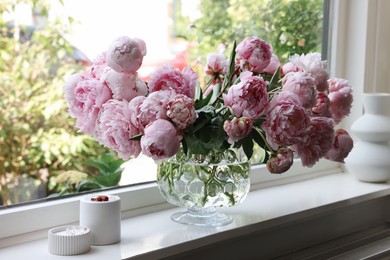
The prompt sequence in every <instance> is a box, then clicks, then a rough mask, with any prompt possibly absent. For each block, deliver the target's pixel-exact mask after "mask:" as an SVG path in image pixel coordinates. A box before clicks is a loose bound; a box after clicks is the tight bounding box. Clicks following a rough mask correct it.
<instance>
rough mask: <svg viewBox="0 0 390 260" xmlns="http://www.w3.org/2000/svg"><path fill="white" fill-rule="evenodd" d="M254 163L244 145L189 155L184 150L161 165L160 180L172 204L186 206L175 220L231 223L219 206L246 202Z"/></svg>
mask: <svg viewBox="0 0 390 260" xmlns="http://www.w3.org/2000/svg"><path fill="white" fill-rule="evenodd" d="M249 173H250V163H249V161H248V160H247V158H246V156H245V155H244V153H243V151H242V149H229V150H226V151H224V152H219V151H217V152H211V153H209V154H208V155H207V156H205V155H192V156H191V157H190V158H188V157H186V156H185V155H184V154H183V152H182V151H180V152H178V153H177V154H176V156H174V157H172V158H170V159H168V160H165V161H163V162H161V163H160V164H159V165H158V167H157V183H158V187H159V190H160V192H161V194H162V196H163V197H164V198H165V199H166V200H167V201H168V202H169V203H171V204H173V205H175V206H179V207H183V208H186V210H185V211H183V212H177V213H174V214H173V215H172V216H171V218H172V220H173V221H175V222H178V223H182V224H188V225H195V226H223V225H227V224H230V223H231V222H232V221H233V219H232V217H231V216H230V215H227V214H225V213H222V212H219V211H218V208H221V207H231V206H234V205H236V204H238V203H240V202H242V201H243V200H244V199H245V198H246V196H247V194H248V192H249V188H250V178H249Z"/></svg>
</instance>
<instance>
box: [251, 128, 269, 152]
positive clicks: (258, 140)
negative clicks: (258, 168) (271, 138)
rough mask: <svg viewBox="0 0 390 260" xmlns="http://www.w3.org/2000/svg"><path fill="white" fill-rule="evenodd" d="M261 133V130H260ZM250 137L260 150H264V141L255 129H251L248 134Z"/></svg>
mask: <svg viewBox="0 0 390 260" xmlns="http://www.w3.org/2000/svg"><path fill="white" fill-rule="evenodd" d="M260 131H261V130H260ZM250 136H251V137H252V138H253V140H254V141H255V142H256V143H257V144H258V145H259V146H260V147H261V148H265V147H266V144H265V140H264V139H263V137H262V135H260V133H259V132H258V131H257V130H256V129H255V128H253V129H252V131H251V133H250Z"/></svg>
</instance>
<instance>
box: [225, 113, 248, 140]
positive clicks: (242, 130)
mask: <svg viewBox="0 0 390 260" xmlns="http://www.w3.org/2000/svg"><path fill="white" fill-rule="evenodd" d="M252 128H253V123H252V120H251V119H250V118H247V117H240V118H238V117H235V118H233V119H232V120H231V121H229V120H226V121H225V123H224V124H223V130H225V132H226V133H227V135H228V137H229V139H228V142H229V143H230V144H232V143H234V142H236V141H238V140H241V139H242V138H244V137H245V136H247V135H248V134H249V133H250V132H251V131H252Z"/></svg>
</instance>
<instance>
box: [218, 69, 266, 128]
mask: <svg viewBox="0 0 390 260" xmlns="http://www.w3.org/2000/svg"><path fill="white" fill-rule="evenodd" d="M250 74H251V73H249V75H248V73H242V74H241V75H240V78H241V82H239V83H238V84H236V85H232V86H231V87H230V88H229V91H228V93H227V94H223V101H224V103H225V105H226V106H229V107H231V108H232V110H233V114H234V115H235V116H236V117H241V116H243V117H248V118H250V119H254V120H256V119H259V118H260V117H261V116H262V115H263V114H264V110H265V108H266V106H267V104H268V94H267V84H266V83H265V82H264V80H263V78H262V77H258V76H250Z"/></svg>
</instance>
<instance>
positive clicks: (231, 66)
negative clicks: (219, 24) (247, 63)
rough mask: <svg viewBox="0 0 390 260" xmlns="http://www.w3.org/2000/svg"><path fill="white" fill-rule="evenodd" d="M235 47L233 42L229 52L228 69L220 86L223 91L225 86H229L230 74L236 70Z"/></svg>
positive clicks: (235, 44)
mask: <svg viewBox="0 0 390 260" xmlns="http://www.w3.org/2000/svg"><path fill="white" fill-rule="evenodd" d="M236 47H237V43H236V41H235V40H234V42H233V47H232V50H231V52H230V58H229V67H228V70H227V73H226V76H225V78H224V80H223V84H222V86H223V89H225V88H226V86H227V85H230V84H231V82H230V80H231V79H232V73H234V71H235V68H236V67H235V59H236Z"/></svg>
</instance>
